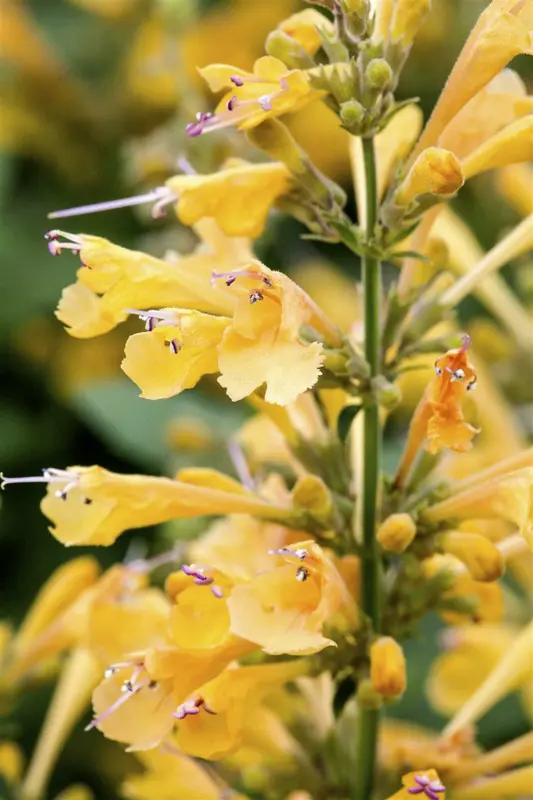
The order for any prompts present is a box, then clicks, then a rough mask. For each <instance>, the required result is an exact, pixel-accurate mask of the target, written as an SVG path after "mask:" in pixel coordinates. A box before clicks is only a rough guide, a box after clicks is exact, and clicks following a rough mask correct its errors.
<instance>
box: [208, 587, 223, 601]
mask: <svg viewBox="0 0 533 800" xmlns="http://www.w3.org/2000/svg"><path fill="white" fill-rule="evenodd" d="M211 592H212V594H213V595H214V596H215V597H216V598H217V599H218V600H221V599H222V598H223V597H224V592H223V591H222V589H221V588H220V586H217V585H216V583H214V584H213V585H212V586H211Z"/></svg>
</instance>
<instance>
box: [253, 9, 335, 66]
mask: <svg viewBox="0 0 533 800" xmlns="http://www.w3.org/2000/svg"><path fill="white" fill-rule="evenodd" d="M278 31H283V33H285V34H286V35H287V36H288V37H289V38H291V39H293V40H294V41H296V42H298V44H299V45H300V47H301V48H302V49H303V50H304V51H305V52H306V53H308V54H309V55H310V56H314V55H315V53H316V52H317V50H320V47H321V45H322V37H321V35H320V31H324V33H326V34H330V35H331V34H333V24H332V23H331V22H330V20H329V19H327V17H325V16H324V14H321V13H320V11H317V10H316V9H314V8H306V9H304V11H300V12H298V13H297V14H293V15H292V16H290V17H288V18H287V19H284V20H283V22H281V23H280V25H279V28H278ZM275 32H276V31H275ZM269 38H270V37H269Z"/></svg>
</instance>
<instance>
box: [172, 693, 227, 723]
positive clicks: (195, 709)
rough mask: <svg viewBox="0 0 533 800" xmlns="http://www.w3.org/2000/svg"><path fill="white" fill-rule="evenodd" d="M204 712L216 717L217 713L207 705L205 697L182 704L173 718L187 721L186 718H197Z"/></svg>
mask: <svg viewBox="0 0 533 800" xmlns="http://www.w3.org/2000/svg"><path fill="white" fill-rule="evenodd" d="M202 710H203V711H205V712H206V713H207V714H213V715H215V716H216V713H217V712H216V711H213V709H212V708H210V707H209V706H208V705H207V703H206V702H205V700H204V698H203V697H197V698H195V700H193V701H189V702H187V703H181V705H179V706H178V707H177V709H176V710H175V712H174V714H173V715H172V716H174V717H175V718H176V719H185V717H194V716H196V715H197V714H199V713H200V711H202Z"/></svg>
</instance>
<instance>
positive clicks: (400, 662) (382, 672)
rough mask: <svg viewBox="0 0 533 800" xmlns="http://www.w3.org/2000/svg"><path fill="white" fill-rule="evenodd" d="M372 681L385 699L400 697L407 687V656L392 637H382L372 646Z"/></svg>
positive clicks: (375, 688) (375, 689) (374, 687)
mask: <svg viewBox="0 0 533 800" xmlns="http://www.w3.org/2000/svg"><path fill="white" fill-rule="evenodd" d="M370 680H371V682H372V688H373V689H374V691H375V692H378V694H380V695H382V696H383V697H399V696H400V695H401V694H403V693H404V691H405V687H406V685H407V674H406V664H405V656H404V654H403V650H402V648H401V647H400V645H399V644H398V642H397V641H396V640H395V639H393V638H392V637H391V636H380V637H379V639H376V641H375V642H373V643H372V645H371V646H370Z"/></svg>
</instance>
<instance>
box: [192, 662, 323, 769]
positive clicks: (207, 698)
mask: <svg viewBox="0 0 533 800" xmlns="http://www.w3.org/2000/svg"><path fill="white" fill-rule="evenodd" d="M307 669H308V667H307V664H306V663H305V661H304V660H298V661H292V662H291V661H287V662H284V663H281V664H267V665H262V666H254V667H240V668H236V669H231V668H230V669H227V670H226V671H224V672H222V673H221V674H220V675H219V676H217V677H216V678H214V679H213V680H212V681H210V682H209V683H206V684H204V685H203V686H201V687H200V689H199V691H198V695H197V698H196V699H195V700H191V702H190V703H188V702H187V703H184V704H182V706H180V708H179V709H178V711H177V719H178V730H177V742H178V746H179V747H180V749H181V750H183V752H185V753H187V754H188V755H192V756H195V757H196V758H203V759H207V760H218V759H220V758H223V757H224V756H226V755H228V754H230V753H232V752H234V751H235V750H237V749H238V747H239V745H240V744H241V742H242V739H243V735H244V732H245V726H246V723H247V718H248V715H249V714H250V713H251V712H252V711H253V708H254V706H255V705H257V704H259V702H260V701H261V699H262V698H263V697H264V695H265V694H266V693H267V692H269V691H271V690H272V688H273V687H275V686H277V685H278V684H279V683H280V682H286V681H290V680H292V679H294V678H296V677H298V676H299V675H303V674H305V673H306V672H307ZM195 706H196V708H197V709H198V708H199V709H200V713H198V711H194V707H195Z"/></svg>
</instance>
